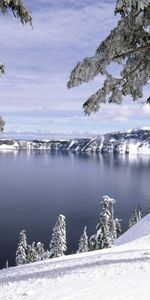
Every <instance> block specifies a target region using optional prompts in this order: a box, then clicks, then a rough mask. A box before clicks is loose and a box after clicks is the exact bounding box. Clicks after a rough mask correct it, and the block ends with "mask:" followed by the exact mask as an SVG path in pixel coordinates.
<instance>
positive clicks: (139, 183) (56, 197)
mask: <svg viewBox="0 0 150 300" xmlns="http://www.w3.org/2000/svg"><path fill="white" fill-rule="evenodd" d="M0 167H1V172H0V191H1V196H0V268H2V267H4V266H5V261H6V259H8V260H9V264H10V265H12V264H14V257H15V251H16V247H17V243H18V236H19V232H20V231H21V230H22V229H26V230H27V237H28V242H29V243H31V242H32V241H36V242H37V241H39V240H40V241H42V242H44V244H45V246H46V248H47V247H48V245H49V242H50V239H51V233H52V227H53V225H54V224H55V221H56V218H57V216H58V214H60V213H62V214H64V215H65V216H66V222H67V241H68V253H71V252H72V251H76V250H77V248H78V240H79V238H80V235H81V233H82V231H83V227H84V226H85V225H87V227H88V234H89V236H90V235H91V234H93V233H94V232H95V226H96V224H97V220H98V217H99V212H100V200H101V198H102V196H103V195H105V194H107V195H109V196H110V197H113V198H115V199H116V200H117V203H116V205H115V214H116V216H117V217H119V218H121V219H122V227H123V229H124V230H125V229H126V228H127V223H128V218H129V216H130V214H131V211H132V210H133V208H135V207H137V205H138V204H140V205H141V206H142V208H143V211H145V210H146V208H148V207H150V183H149V174H150V157H149V156H146V155H145V156H128V155H126V156H125V155H118V156H112V155H103V156H102V155H94V154H73V153H64V154H60V153H51V152H49V151H38V150H36V151H32V152H28V151H21V152H13V151H12V152H0Z"/></svg>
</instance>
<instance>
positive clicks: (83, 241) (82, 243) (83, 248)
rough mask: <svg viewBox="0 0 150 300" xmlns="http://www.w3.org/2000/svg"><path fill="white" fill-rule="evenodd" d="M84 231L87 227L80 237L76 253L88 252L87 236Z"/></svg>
mask: <svg viewBox="0 0 150 300" xmlns="http://www.w3.org/2000/svg"><path fill="white" fill-rule="evenodd" d="M86 229H87V226H85V227H84V231H83V234H82V235H81V237H80V240H79V248H78V251H77V253H82V252H88V251H89V247H88V236H87V233H86Z"/></svg>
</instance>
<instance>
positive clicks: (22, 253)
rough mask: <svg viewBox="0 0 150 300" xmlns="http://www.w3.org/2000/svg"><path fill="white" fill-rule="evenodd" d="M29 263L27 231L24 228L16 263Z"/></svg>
mask: <svg viewBox="0 0 150 300" xmlns="http://www.w3.org/2000/svg"><path fill="white" fill-rule="evenodd" d="M26 263H27V238H26V231H25V230H22V231H21V232H20V236H19V243H18V248H17V251H16V265H22V264H26Z"/></svg>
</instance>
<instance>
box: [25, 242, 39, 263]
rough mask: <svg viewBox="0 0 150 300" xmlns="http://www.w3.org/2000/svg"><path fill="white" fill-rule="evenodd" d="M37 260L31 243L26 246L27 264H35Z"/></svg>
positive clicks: (33, 245) (35, 251) (33, 244)
mask: <svg viewBox="0 0 150 300" xmlns="http://www.w3.org/2000/svg"><path fill="white" fill-rule="evenodd" d="M37 260H38V253H37V250H36V246H35V242H33V243H32V244H31V245H28V246H27V262H28V263H31V262H35V261H37Z"/></svg>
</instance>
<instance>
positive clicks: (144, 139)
mask: <svg viewBox="0 0 150 300" xmlns="http://www.w3.org/2000/svg"><path fill="white" fill-rule="evenodd" d="M21 149H26V150H37V149H43V150H50V151H72V152H77V151H78V152H117V153H132V154H133V153H134V154H135V153H138V154H150V129H134V130H130V131H125V132H120V131H119V132H112V133H108V134H104V135H100V136H96V137H93V138H78V139H68V140H33V141H24V140H11V139H0V150H21Z"/></svg>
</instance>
